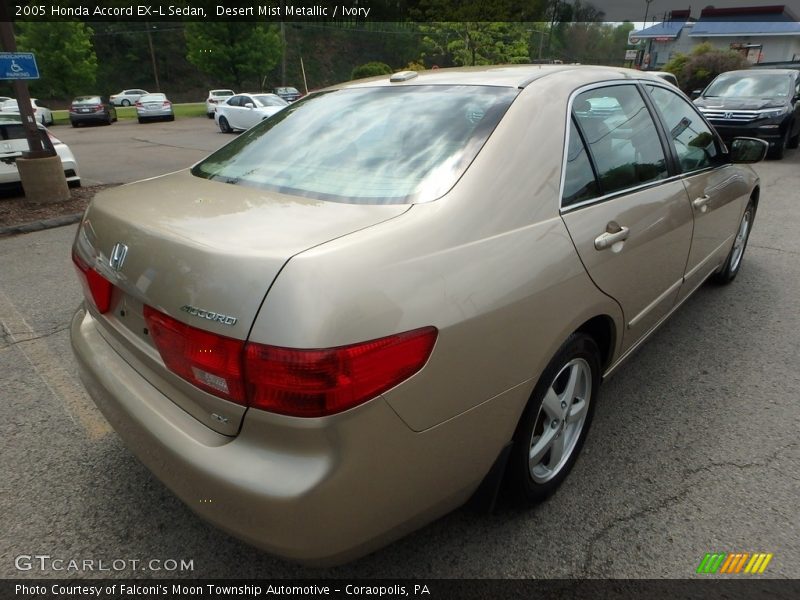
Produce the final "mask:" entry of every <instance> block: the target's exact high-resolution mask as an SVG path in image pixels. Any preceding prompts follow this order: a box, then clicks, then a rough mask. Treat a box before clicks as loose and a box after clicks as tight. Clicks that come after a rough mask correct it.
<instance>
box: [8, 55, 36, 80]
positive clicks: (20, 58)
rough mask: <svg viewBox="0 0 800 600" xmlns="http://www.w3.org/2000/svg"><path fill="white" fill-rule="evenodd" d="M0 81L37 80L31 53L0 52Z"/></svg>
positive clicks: (34, 58) (33, 57)
mask: <svg viewBox="0 0 800 600" xmlns="http://www.w3.org/2000/svg"><path fill="white" fill-rule="evenodd" d="M0 79H39V68H38V67H37V66H36V57H35V56H34V55H33V52H0Z"/></svg>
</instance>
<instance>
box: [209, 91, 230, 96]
mask: <svg viewBox="0 0 800 600" xmlns="http://www.w3.org/2000/svg"><path fill="white" fill-rule="evenodd" d="M211 95H212V96H233V90H211Z"/></svg>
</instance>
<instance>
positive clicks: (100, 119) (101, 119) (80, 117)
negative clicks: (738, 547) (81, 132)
mask: <svg viewBox="0 0 800 600" xmlns="http://www.w3.org/2000/svg"><path fill="white" fill-rule="evenodd" d="M109 117H110V115H109V113H107V112H105V111H103V112H94V113H73V112H71V113H69V120H70V121H71V122H72V123H105V122H106V121H107V120H108V119H109Z"/></svg>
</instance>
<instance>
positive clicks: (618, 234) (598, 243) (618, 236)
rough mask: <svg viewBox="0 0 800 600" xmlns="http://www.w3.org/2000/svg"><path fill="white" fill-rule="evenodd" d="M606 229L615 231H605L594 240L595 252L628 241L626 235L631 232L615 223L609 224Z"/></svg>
mask: <svg viewBox="0 0 800 600" xmlns="http://www.w3.org/2000/svg"><path fill="white" fill-rule="evenodd" d="M612 226H615V227H612ZM608 229H614V230H615V231H606V232H605V233H603V234H601V235H599V236H597V237H596V238H595V239H594V247H595V249H596V250H605V249H607V248H611V246H613V245H614V244H616V243H617V242H624V241H625V240H627V239H628V235H629V234H630V232H631V230H630V229H628V228H627V227H621V226H619V225H617V224H616V223H609V224H608Z"/></svg>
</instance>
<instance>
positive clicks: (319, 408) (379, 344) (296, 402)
mask: <svg viewBox="0 0 800 600" xmlns="http://www.w3.org/2000/svg"><path fill="white" fill-rule="evenodd" d="M436 335H437V330H436V328H434V327H424V328H422V329H416V330H414V331H409V332H406V333H400V334H397V335H392V336H389V337H385V338H380V339H377V340H372V341H369V342H363V343H360V344H353V345H351V346H341V347H338V348H328V349H323V350H299V349H294V348H279V347H276V346H265V345H261V344H253V343H249V344H247V346H246V348H245V379H246V380H247V391H248V396H249V399H250V406H252V407H254V408H260V409H262V410H268V411H270V412H276V413H282V414H286V415H293V416H298V417H322V416H325V415H330V414H333V413H337V412H341V411H343V410H347V409H348V408H352V407H354V406H357V405H359V404H361V403H363V402H366V401H367V400H370V399H372V398H374V397H376V396H378V395H379V394H381V393H383V392H385V391H386V390H388V389H390V388H392V387H394V386H395V385H397V384H398V383H400V382H401V381H403V380H405V379H408V378H409V377H411V376H412V375H413V374H414V373H416V372H417V371H419V370H420V369H421V368H422V367H423V366H424V365H425V363H426V362H427V360H428V357H429V356H430V354H431V351H432V350H433V344H434V342H435V341H436Z"/></svg>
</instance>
